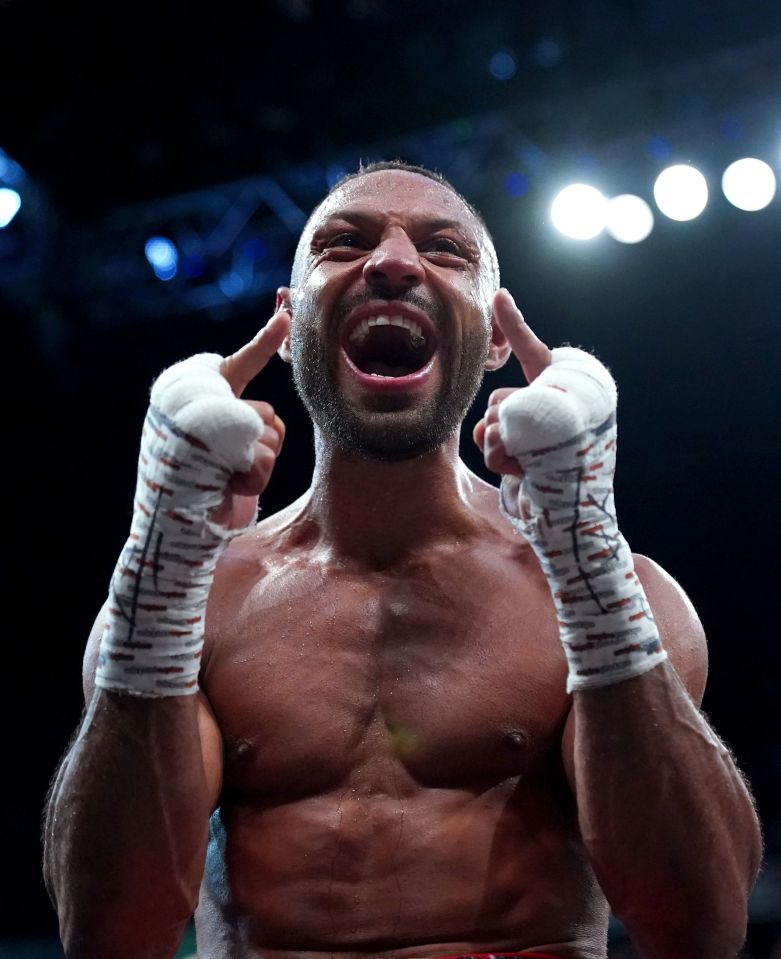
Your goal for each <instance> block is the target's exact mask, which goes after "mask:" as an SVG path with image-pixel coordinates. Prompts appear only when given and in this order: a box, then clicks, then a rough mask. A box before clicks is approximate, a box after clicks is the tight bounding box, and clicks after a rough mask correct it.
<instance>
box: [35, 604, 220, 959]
mask: <svg viewBox="0 0 781 959" xmlns="http://www.w3.org/2000/svg"><path fill="white" fill-rule="evenodd" d="M102 620H103V617H102V616H100V617H99V618H98V622H97V623H96V628H95V629H94V630H93V633H92V636H91V637H90V643H89V646H88V651H87V656H86V657H85V676H84V685H85V696H86V702H87V708H86V711H85V715H84V718H83V721H82V724H81V727H80V729H79V732H78V735H77V737H76V739H75V741H74V743H73V745H72V746H71V748H70V750H69V751H68V753H67V755H66V757H65V759H64V760H63V763H62V765H61V766H60V769H59V770H58V773H57V776H56V778H55V781H54V784H53V786H52V791H51V795H50V800H49V804H48V807H47V810H46V820H45V826H44V875H45V879H46V885H47V888H48V890H49V894H50V896H51V897H52V901H53V902H54V904H55V907H56V908H57V911H58V914H59V919H60V936H61V938H62V942H63V946H64V948H65V953H66V955H67V956H69V957H93V956H95V957H98V956H113V957H116V959H125V957H128V959H131V957H133V959H134V957H137V956H145V957H147V956H148V957H150V959H158V957H159V959H167V957H170V956H172V955H173V954H174V953H175V952H176V949H177V948H178V946H179V943H180V941H181V938H182V935H183V933H184V929H185V926H186V924H187V922H188V921H189V919H190V917H191V916H192V913H193V911H194V908H195V905H196V903H197V901H198V888H199V885H200V881H201V874H202V871H203V863H204V857H205V853H206V842H207V835H208V821H209V815H210V813H211V811H212V809H213V808H214V806H215V805H216V803H217V797H218V795H219V790H220V785H221V776H222V752H221V740H220V734H219V730H218V728H217V725H216V723H215V721H214V718H213V716H212V714H211V710H210V709H209V706H208V702H207V701H206V699H205V697H204V696H203V694H201V693H198V694H197V695H195V696H170V697H165V698H159V699H152V698H146V697H140V696H133V695H125V694H122V693H119V692H115V691H111V690H106V689H99V688H98V689H95V688H94V672H95V666H96V661H97V650H98V645H99V641H100V637H101V635H102V632H103V623H102Z"/></svg>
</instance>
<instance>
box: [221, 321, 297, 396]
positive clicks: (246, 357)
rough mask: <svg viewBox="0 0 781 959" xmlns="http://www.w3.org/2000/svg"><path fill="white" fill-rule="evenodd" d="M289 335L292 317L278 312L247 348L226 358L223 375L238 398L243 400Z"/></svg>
mask: <svg viewBox="0 0 781 959" xmlns="http://www.w3.org/2000/svg"><path fill="white" fill-rule="evenodd" d="M289 332H290V314H289V313H288V311H287V310H286V309H281V310H277V312H276V313H275V314H274V315H273V316H272V317H271V319H270V320H269V321H268V323H266V325H265V326H264V327H263V329H262V330H261V331H260V332H259V333H258V334H257V336H255V337H253V338H252V339H251V340H250V341H249V343H247V344H246V346H242V348H241V349H240V350H237V351H236V352H235V353H231V355H230V356H226V357H225V359H224V360H223V362H222V367H221V369H220V372H221V373H222V375H223V376H224V377H225V379H226V380H227V381H228V382H229V383H230V386H231V389H232V390H233V392H234V394H235V395H236V396H241V394H242V393H243V392H244V390H245V388H246V386H247V384H248V383H249V382H250V380H253V379H254V378H255V377H256V376H257V375H258V373H260V371H261V370H262V369H263V367H264V366H266V364H267V363H268V361H269V360H270V359H271V357H272V356H273V355H274V354H275V353H276V352H277V350H278V349H279V347H280V346H281V345H282V343H283V342H284V339H285V337H286V336H287V335H288V333H289Z"/></svg>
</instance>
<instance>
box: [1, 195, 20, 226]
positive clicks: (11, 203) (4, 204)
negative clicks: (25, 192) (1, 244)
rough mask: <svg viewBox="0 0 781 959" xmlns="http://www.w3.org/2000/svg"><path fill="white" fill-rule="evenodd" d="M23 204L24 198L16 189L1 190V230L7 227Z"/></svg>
mask: <svg viewBox="0 0 781 959" xmlns="http://www.w3.org/2000/svg"><path fill="white" fill-rule="evenodd" d="M21 206H22V198H21V197H20V196H19V194H18V193H17V192H16V190H9V189H7V188H3V189H2V190H0V230H3V229H5V227H7V226H8V224H9V223H10V222H11V220H13V218H14V217H15V216H16V214H17V213H18V212H19V210H20V209H21Z"/></svg>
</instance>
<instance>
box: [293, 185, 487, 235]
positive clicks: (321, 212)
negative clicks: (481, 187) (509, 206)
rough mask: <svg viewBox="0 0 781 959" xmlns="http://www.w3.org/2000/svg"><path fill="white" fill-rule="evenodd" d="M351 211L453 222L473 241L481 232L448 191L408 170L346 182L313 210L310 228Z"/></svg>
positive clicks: (401, 218) (451, 192)
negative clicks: (469, 235) (467, 233)
mask: <svg viewBox="0 0 781 959" xmlns="http://www.w3.org/2000/svg"><path fill="white" fill-rule="evenodd" d="M351 209H360V210H363V211H366V212H367V213H376V214H378V215H385V216H387V217H389V218H397V219H399V220H416V219H432V220H439V219H442V220H452V221H453V222H455V223H458V224H460V225H461V226H463V227H464V228H466V229H467V230H469V231H470V232H471V233H473V234H474V235H475V236H476V237H479V236H480V235H481V234H482V232H483V230H482V226H481V224H480V222H479V221H478V219H477V217H475V215H474V214H473V213H472V211H471V210H470V209H469V207H468V206H467V205H466V204H465V203H464V201H463V200H462V199H461V198H460V197H459V196H457V195H456V194H455V193H454V192H453V191H452V190H451V189H450V188H449V187H447V186H445V185H444V184H442V183H438V182H437V181H436V180H431V179H430V178H429V177H426V176H421V175H420V174H419V173H411V172H410V171H408V170H377V171H376V172H374V173H365V174H364V175H363V176H359V177H356V178H355V179H353V180H348V181H347V182H346V183H344V184H343V185H342V186H340V187H337V189H336V190H334V192H333V193H331V194H330V195H329V196H327V197H326V198H325V200H324V201H323V202H322V203H321V204H320V206H319V207H318V208H317V210H315V213H314V215H313V216H312V227H313V228H314V229H317V227H318V225H319V224H320V223H322V222H323V221H324V220H326V219H328V218H330V217H334V216H338V215H339V213H340V212H342V211H346V210H351Z"/></svg>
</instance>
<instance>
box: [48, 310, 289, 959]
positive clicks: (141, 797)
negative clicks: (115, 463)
mask: <svg viewBox="0 0 781 959" xmlns="http://www.w3.org/2000/svg"><path fill="white" fill-rule="evenodd" d="M287 327H288V323H287V318H286V315H285V314H283V313H282V312H280V313H277V314H276V315H275V317H274V318H273V319H272V320H271V321H270V322H269V323H268V324H267V325H266V327H265V328H264V329H263V330H262V331H261V333H260V334H259V335H258V336H257V337H256V338H255V340H253V341H252V343H250V344H248V345H247V346H246V347H244V348H243V349H242V350H240V351H239V352H238V353H236V354H233V356H231V357H228V358H227V359H226V360H223V361H222V362H221V363H218V361H217V360H216V359H209V358H206V360H207V361H208V363H210V364H211V365H210V366H208V367H205V366H204V364H203V362H202V361H201V360H200V359H198V360H196V361H195V363H193V361H192V360H190V361H187V362H186V363H185V364H179V365H177V366H176V367H172V368H171V370H168V371H166V373H164V374H163V375H161V377H160V378H159V379H158V381H157V383H156V384H155V387H154V389H153V392H152V405H151V406H150V411H149V414H148V416H147V422H146V425H145V434H144V439H143V441H142V451H141V456H140V459H139V482H138V486H137V492H136V504H135V508H134V514H133V524H132V527H131V534H130V538H129V539H128V543H127V545H126V547H125V549H124V550H123V553H122V556H121V557H120V560H119V562H118V564H117V567H116V569H115V572H114V576H113V578H112V584H111V590H110V595H109V600H108V602H107V603H106V606H105V607H104V610H103V613H102V614H101V616H99V617H98V621H97V623H96V625H95V628H94V630H93V633H92V636H91V639H90V643H89V645H88V649H87V654H86V656H85V671H84V675H85V700H86V703H87V708H86V711H85V715H84V718H83V721H82V724H81V727H80V729H79V732H78V734H77V737H76V739H75V741H74V743H73V744H72V746H71V748H70V749H69V751H68V753H67V755H66V757H65V759H64V761H63V763H62V765H61V766H60V769H59V770H58V772H57V775H56V777H55V780H54V783H53V785H52V789H51V793H50V798H49V803H48V806H47V810H46V819H45V826H44V874H45V878H46V885H47V888H48V889H49V892H50V895H51V897H52V900H53V902H54V904H55V907H56V909H57V912H58V914H59V918H60V933H61V938H62V941H63V945H64V947H65V952H66V955H67V956H68V957H69V959H93V957H94V959H103V957H106V956H112V957H113V959H141V957H144V959H170V957H171V956H173V955H174V953H175V952H176V949H177V948H178V945H179V942H180V940H181V936H182V933H183V931H184V927H185V924H186V923H187V922H188V920H189V918H190V916H191V915H192V912H193V910H194V908H195V905H196V903H197V900H198V890H199V886H200V881H201V877H202V872H203V866H204V858H205V853H206V844H207V835H208V822H209V815H210V812H211V811H212V809H213V808H214V807H215V805H216V802H217V798H218V795H219V790H220V784H221V765H222V757H221V739H220V734H219V730H218V728H217V725H216V722H215V720H214V718H213V716H212V714H211V710H210V709H209V706H208V702H207V701H206V698H205V697H204V696H203V694H202V693H200V692H199V690H198V685H197V678H198V666H199V663H200V655H201V647H202V641H203V629H204V622H203V613H204V608H205V604H206V599H207V596H208V592H209V588H210V586H211V580H212V575H213V569H214V565H215V564H216V562H217V560H218V558H219V555H220V552H221V550H222V548H223V547H224V545H225V544H226V543H227V541H228V539H229V537H230V534H231V531H232V530H239V529H240V528H242V527H244V526H245V525H246V524H247V523H248V522H249V521H251V519H252V518H253V517H254V516H255V514H256V512H257V496H258V494H259V493H260V492H261V491H262V490H263V489H264V488H265V486H266V484H267V483H268V480H269V478H270V475H271V471H272V469H273V465H274V462H275V458H276V455H277V453H278V452H279V448H280V446H281V443H282V439H283V436H284V426H283V424H282V422H281V420H279V418H278V417H276V416H275V414H274V411H273V409H272V408H271V407H270V406H269V405H268V404H263V403H249V404H247V403H242V402H240V401H239V400H238V399H236V398H235V397H236V396H238V395H240V393H241V392H242V390H243V388H244V386H245V385H246V383H247V382H248V381H249V380H250V379H251V378H252V377H253V376H254V375H255V374H256V373H257V372H259V371H260V369H262V368H263V366H265V365H266V363H267V362H268V360H269V359H270V358H271V356H272V355H273V353H274V352H275V350H276V349H277V347H278V346H279V345H280V343H281V342H282V339H283V338H284V336H285V335H286V333H287ZM204 369H206V372H204ZM220 374H222V376H220ZM193 377H195V379H193ZM223 377H224V379H223ZM226 381H227V384H226ZM231 391H232V392H233V394H234V395H231ZM226 394H227V395H226Z"/></svg>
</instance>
